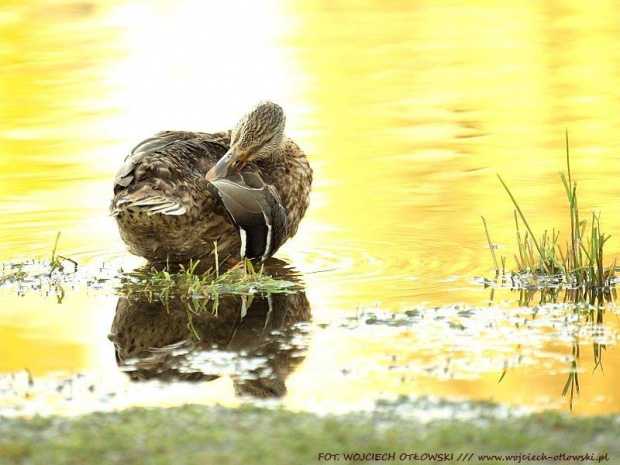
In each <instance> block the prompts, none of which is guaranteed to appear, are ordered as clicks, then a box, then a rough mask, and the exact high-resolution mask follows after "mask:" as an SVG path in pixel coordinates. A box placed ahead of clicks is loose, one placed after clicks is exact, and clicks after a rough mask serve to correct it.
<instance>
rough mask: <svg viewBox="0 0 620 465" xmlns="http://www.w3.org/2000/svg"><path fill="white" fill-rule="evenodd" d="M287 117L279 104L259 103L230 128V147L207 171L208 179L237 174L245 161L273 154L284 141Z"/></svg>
mask: <svg viewBox="0 0 620 465" xmlns="http://www.w3.org/2000/svg"><path fill="white" fill-rule="evenodd" d="M285 121H286V116H285V115H284V110H282V107H280V105H278V104H276V103H273V102H260V103H259V104H258V105H256V106H255V107H254V108H253V109H252V110H250V112H249V113H247V114H246V115H245V116H244V117H243V118H241V120H240V121H239V122H238V123H237V125H236V126H235V129H233V130H232V134H231V136H230V149H229V150H228V152H226V154H225V155H224V156H223V157H222V158H220V160H219V161H218V162H217V163H216V164H215V166H213V168H211V169H210V170H209V172H208V173H207V175H206V179H207V181H211V180H214V179H217V178H222V177H226V176H231V175H233V174H236V173H238V172H239V171H241V169H242V168H243V167H244V166H245V164H246V163H248V162H253V161H261V160H265V159H268V158H270V157H272V156H273V155H274V153H276V152H277V151H278V150H279V149H280V148H281V147H282V142H283V140H284V123H285Z"/></svg>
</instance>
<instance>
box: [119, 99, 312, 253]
mask: <svg viewBox="0 0 620 465" xmlns="http://www.w3.org/2000/svg"><path fill="white" fill-rule="evenodd" d="M285 119H286V118H285V115H284V111H283V110H282V108H281V107H280V106H279V105H277V104H275V103H272V102H261V103H259V104H258V105H257V106H255V107H254V108H253V109H252V110H251V111H250V112H249V113H247V114H246V115H245V116H244V117H243V118H241V120H240V121H239V123H237V125H236V126H235V128H234V129H233V130H232V131H227V132H218V133H214V134H207V133H201V132H184V131H164V132H160V133H158V134H156V135H155V136H154V137H152V138H150V139H146V140H145V141H143V142H141V143H140V144H138V145H137V146H136V147H135V148H134V149H133V150H132V151H131V153H130V154H129V155H128V156H127V158H126V159H125V162H124V163H123V165H122V166H121V168H120V170H119V171H118V173H117V175H116V179H115V181H114V198H113V200H112V205H111V206H110V211H111V214H112V216H114V217H116V221H117V223H118V227H119V231H120V235H121V237H122V239H123V240H124V241H125V243H126V244H127V245H128V246H129V250H130V252H132V253H134V254H136V255H140V256H142V257H145V258H147V259H148V260H150V261H154V262H164V261H168V262H171V263H186V262H189V261H190V260H194V261H195V260H202V261H203V262H205V261H206V262H207V263H208V262H213V257H214V243H217V252H218V256H219V259H220V260H221V261H226V260H229V261H233V262H234V261H236V260H239V259H241V258H242V257H247V258H251V259H256V260H259V261H263V260H265V259H267V258H269V257H271V256H272V255H273V254H274V253H275V252H276V251H277V250H278V248H279V247H280V246H281V245H282V244H283V243H284V242H285V241H286V240H287V239H289V238H291V237H293V235H294V234H295V233H296V232H297V228H298V226H299V222H300V221H301V219H302V218H303V216H304V214H305V212H306V209H307V208H308V204H309V201H310V186H311V183H312V169H311V168H310V165H309V163H308V160H307V159H306V156H305V155H304V153H303V152H302V150H301V149H300V148H299V147H298V146H297V144H295V142H293V141H292V140H291V139H289V138H287V137H286V136H285V135H284V124H285Z"/></svg>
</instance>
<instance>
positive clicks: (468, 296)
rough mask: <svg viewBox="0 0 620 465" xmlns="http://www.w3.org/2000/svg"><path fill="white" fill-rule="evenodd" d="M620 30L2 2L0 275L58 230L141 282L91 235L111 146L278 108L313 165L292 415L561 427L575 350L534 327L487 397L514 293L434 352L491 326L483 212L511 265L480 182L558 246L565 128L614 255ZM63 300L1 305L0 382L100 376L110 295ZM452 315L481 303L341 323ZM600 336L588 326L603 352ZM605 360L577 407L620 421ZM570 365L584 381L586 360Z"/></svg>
mask: <svg viewBox="0 0 620 465" xmlns="http://www.w3.org/2000/svg"><path fill="white" fill-rule="evenodd" d="M619 18H620V8H619V6H618V5H617V4H616V3H615V2H610V1H603V2H599V3H597V5H596V7H594V6H593V5H591V4H588V5H586V4H584V3H582V2H577V1H568V0H566V1H562V2H556V3H554V4H553V5H552V4H546V3H541V2H537V1H525V2H518V3H511V4H508V3H501V4H500V3H497V2H491V1H488V2H487V1H482V2H461V1H450V2H432V1H420V2H415V4H411V5H408V4H406V2H405V3H403V2H380V3H378V2H371V1H362V2H352V1H343V2H336V3H330V4H326V3H317V2H313V1H310V0H299V1H295V2H284V1H278V0H269V1H266V2H250V1H242V0H235V1H230V2H217V3H216V2H210V1H209V2H200V1H194V0H182V1H178V2H165V1H155V2H152V1H139V0H132V1H128V2H121V1H116V0H109V1H97V2H92V3H91V2H54V1H47V0H33V1H30V2H15V1H13V2H4V3H3V5H2V6H0V44H1V45H0V67H1V70H2V72H1V73H0V168H1V170H2V171H1V174H0V201H1V205H2V208H1V209H0V258H1V259H2V260H13V259H24V258H33V257H35V258H36V257H48V256H49V254H50V251H51V248H52V246H53V243H54V238H55V235H56V232H57V231H62V236H61V242H60V249H59V250H60V251H61V252H62V253H63V255H66V256H70V257H72V258H74V259H76V260H77V261H78V262H80V264H81V266H84V265H85V266H91V265H92V266H99V265H100V264H101V263H102V262H106V263H108V264H111V266H113V267H123V269H125V270H128V269H131V268H133V267H135V266H136V265H137V264H140V263H141V261H140V260H139V259H136V258H133V257H130V256H129V255H128V253H127V252H126V251H125V246H124V244H123V243H122V242H121V240H120V238H119V236H118V233H117V230H116V225H115V224H114V220H113V219H111V218H110V217H108V205H109V201H110V198H111V193H112V192H111V191H112V179H113V176H114V173H115V171H116V169H117V168H118V166H119V165H120V163H121V162H122V160H123V158H124V157H125V155H126V154H127V153H128V152H129V150H131V148H132V147H133V146H134V145H135V144H136V143H137V142H139V141H140V140H142V139H144V138H147V137H149V136H151V135H152V134H153V133H156V132H158V131H160V130H167V129H186V130H199V131H218V130H222V129H228V128H231V127H232V126H233V125H234V124H235V122H236V120H237V119H238V118H239V116H240V115H242V114H243V113H244V111H246V110H247V109H248V108H249V107H251V106H252V105H253V104H254V103H256V102H257V101H259V100H263V99H270V100H274V101H276V102H278V103H281V104H282V105H283V107H284V108H285V110H286V112H287V134H288V135H289V136H291V137H292V138H294V139H295V140H296V141H297V142H298V143H299V145H300V146H301V147H303V148H304V150H305V151H306V153H307V154H308V157H309V160H310V162H311V163H312V166H313V168H314V171H315V182H314V185H313V197H312V204H311V208H310V210H309V212H308V214H307V216H306V218H305V219H304V221H303V222H302V224H301V228H300V231H299V233H298V234H297V236H296V237H295V238H294V239H293V240H292V241H290V242H289V243H287V244H286V246H285V247H284V248H283V249H282V252H281V253H280V256H281V257H282V258H284V259H286V260H287V261H289V262H290V263H291V264H292V265H293V266H294V267H295V268H296V269H298V270H299V271H300V272H301V273H302V275H303V277H304V281H305V283H306V293H307V296H308V299H309V301H310V307H311V311H312V318H313V322H314V323H315V324H316V325H326V327H327V329H324V330H323V329H320V330H317V331H316V332H314V333H313V334H312V335H311V337H310V342H309V346H308V348H307V352H306V353H305V354H304V361H303V362H302V363H301V364H300V365H299V366H296V367H295V370H294V372H293V373H292V374H291V376H290V378H289V381H290V382H288V383H287V384H288V394H287V397H286V405H287V406H288V407H290V408H293V409H305V408H310V407H309V406H310V405H318V404H325V405H328V404H329V405H333V404H335V403H344V404H346V403H347V402H351V403H355V402H358V403H360V404H364V403H366V402H372V401H374V400H376V399H377V398H378V397H380V396H382V395H395V394H440V395H445V396H448V397H453V398H466V399H492V400H496V401H500V402H505V403H507V404H511V405H534V406H535V407H536V408H542V407H544V406H545V405H547V404H549V406H550V407H552V408H558V409H565V408H566V404H567V401H566V399H565V398H562V397H561V396H559V394H558V393H559V392H561V390H562V387H563V384H564V380H565V378H566V373H567V371H566V370H567V368H566V367H567V366H568V365H566V363H565V362H566V360H565V358H566V357H569V358H570V354H571V350H572V346H571V345H570V344H569V343H566V342H565V341H564V342H562V343H560V342H558V341H557V338H558V337H560V336H562V333H561V332H557V331H556V332H554V331H555V329H551V326H550V327H549V328H545V331H547V333H548V332H551V333H552V334H553V338H551V337H548V335H547V336H545V334H547V333H545V332H544V331H542V332H541V333H538V332H532V333H528V335H529V336H528V337H531V338H532V340H531V345H532V351H531V352H527V354H525V355H524V360H526V361H528V360H529V361H531V363H529V362H527V363H526V362H523V364H522V365H519V364H516V365H515V367H514V368H513V372H510V373H509V374H508V375H507V376H506V378H505V380H503V381H502V383H501V384H499V385H498V383H497V380H498V379H499V377H500V376H501V375H502V370H503V363H504V361H505V360H509V361H512V360H513V359H512V358H510V356H509V355H506V354H510V353H512V351H518V350H522V347H520V346H519V337H520V336H517V337H513V336H514V335H513V334H512V333H511V332H510V331H512V329H511V328H512V326H511V325H513V324H514V320H513V319H512V316H505V312H508V311H509V309H512V308H513V307H514V306H515V302H516V301H517V300H518V295H516V294H515V293H510V292H508V291H506V292H503V293H500V298H498V299H496V301H495V302H494V303H497V304H500V307H499V308H500V310H497V308H495V307H494V311H495V312H497V311H499V312H500V314H499V315H504V316H498V315H497V314H495V313H494V314H493V315H495V318H496V319H495V320H493V321H496V323H497V327H499V328H501V330H500V332H499V333H496V334H489V333H488V332H485V331H479V330H477V329H475V330H474V329H471V328H469V327H468V326H467V325H465V326H466V327H467V329H468V331H469V330H471V332H468V333H466V334H467V335H468V338H469V339H468V341H472V343H471V345H468V344H466V345H464V346H456V345H455V346H453V345H450V341H451V340H452V339H454V338H453V336H454V333H453V332H452V331H453V330H454V325H456V326H458V325H460V324H461V323H462V322H463V321H465V323H468V322H471V321H474V322H476V324H480V325H482V324H483V322H482V321H486V320H485V319H484V318H482V316H486V314H484V313H482V314H481V313H480V312H481V309H482V310H485V308H484V307H486V306H487V305H488V301H489V291H488V290H484V289H483V288H482V286H480V285H477V284H473V283H472V282H471V279H472V278H473V277H476V276H489V277H490V276H491V275H492V261H491V257H490V255H489V253H488V250H487V249H486V248H485V241H486V240H485V236H484V230H483V228H482V223H481V220H480V214H483V215H484V216H485V217H486V218H487V221H488V222H489V226H490V230H491V236H492V238H493V241H494V242H495V243H497V244H500V245H501V246H502V248H501V249H499V253H500V254H501V255H505V256H506V257H507V258H508V266H509V268H511V267H512V262H511V260H512V258H511V257H512V255H513V254H514V253H516V250H515V249H514V219H513V211H512V210H513V208H512V205H511V203H510V200H509V198H508V196H507V195H506V193H505V191H504V190H503V189H502V187H501V185H500V183H499V181H498V179H497V177H496V174H498V173H499V174H500V175H501V176H502V177H503V178H504V179H505V180H506V182H507V183H508V184H509V186H510V187H511V189H512V190H513V192H514V194H515V195H516V197H517V198H518V199H519V202H520V204H521V206H522V208H523V209H524V210H525V211H526V213H527V215H528V218H529V219H530V221H531V222H532V225H533V227H534V228H535V229H536V230H537V231H540V232H542V230H544V229H545V228H553V227H558V228H559V229H560V231H561V232H563V233H565V232H566V229H567V228H568V225H567V220H566V219H567V206H566V202H565V198H564V192H563V188H562V186H561V183H560V181H559V177H558V171H560V170H565V169H566V168H565V147H564V134H565V131H566V130H568V132H569V137H570V145H571V154H572V156H571V164H572V166H571V168H572V171H573V175H574V177H575V178H576V179H577V180H578V182H579V200H580V208H581V209H582V211H583V215H584V217H586V216H587V215H588V214H589V212H590V210H597V211H598V210H600V211H602V212H603V217H602V221H603V226H604V228H605V231H607V232H609V233H611V234H612V235H614V237H613V238H612V239H611V240H610V242H609V244H608V247H609V249H608V258H609V259H610V258H611V257H612V256H614V255H616V254H617V252H618V250H619V249H620V246H619V245H618V242H617V238H616V236H617V232H618V231H619V230H620V204H619V203H618V202H617V200H616V197H617V196H616V193H615V190H616V189H617V187H616V185H617V182H616V180H617V178H618V174H619V173H618V171H619V170H620V168H619V167H618V164H617V162H616V160H617V156H618V152H619V150H620V142H619V141H620V139H618V135H617V134H618V127H619V124H620V116H619V115H620V108H619V106H620V95H619V94H620V90H619V89H620V85H619V80H620V75H619V73H620V72H619V71H618V67H617V62H618V59H619V58H620V56H619V54H620V47H619V46H618V41H617V40H614V38H615V37H617V36H618V33H619V32H620V31H619V27H620V26H618V25H619V24H620V21H618V19H619ZM66 291H67V295H66V296H65V298H64V300H63V302H62V304H58V303H56V299H55V298H54V297H53V296H48V297H45V296H39V295H38V294H35V295H28V296H26V297H18V296H16V295H14V294H11V292H10V290H7V289H5V290H0V292H2V293H3V294H2V299H3V304H4V305H3V307H5V310H3V311H2V313H0V353H1V354H2V357H1V363H0V371H2V372H3V373H12V372H15V371H18V370H23V369H24V368H27V369H29V370H30V372H31V373H32V374H33V375H35V376H44V375H46V374H49V373H56V372H67V373H77V372H87V371H100V372H102V373H103V375H102V376H105V373H108V374H110V373H112V372H114V376H116V375H117V372H116V366H115V363H114V360H113V358H114V351H113V347H112V345H111V343H110V342H109V341H108V340H107V338H106V335H107V332H108V330H109V328H110V325H111V324H112V319H113V317H114V309H115V305H116V298H112V297H110V296H109V295H105V296H102V295H99V294H96V293H94V294H93V293H89V292H88V290H84V289H80V288H79V286H78V288H76V289H66ZM455 303H462V304H464V305H473V306H477V307H476V308H477V310H475V311H473V315H474V316H475V318H474V317H471V316H470V315H467V316H466V318H468V319H467V320H462V318H463V317H462V316H461V315H460V314H456V315H451V314H450V315H448V316H447V317H445V318H448V319H450V321H452V325H453V326H450V325H447V326H442V325H441V324H439V323H438V324H435V323H437V322H435V321H430V322H429V321H428V320H423V321H421V322H416V323H415V325H413V326H412V327H411V328H409V329H407V330H402V331H401V330H392V329H386V328H380V327H376V328H374V329H373V327H368V328H366V329H365V330H364V329H363V328H362V327H363V325H362V327H360V328H357V327H356V328H354V329H351V328H350V327H348V326H350V321H349V319H350V318H352V317H354V316H355V315H357V314H358V313H359V311H360V309H362V310H363V309H368V308H378V309H381V310H382V311H392V312H395V311H401V310H403V309H411V308H414V307H416V306H423V308H425V309H433V308H436V307H442V306H448V307H447V308H452V307H449V306H450V305H452V304H455ZM504 310H505V312H504ZM429 311H430V310H429ZM429 314H430V313H429ZM612 316H613V315H612ZM556 317H557V316H554V318H556ZM441 318H444V316H441ZM470 318H473V320H471V319H470ZM488 318H491V316H488ZM557 318H558V321H560V319H559V317H557ZM479 319H481V320H482V321H479ZM612 320H613V318H609V320H608V321H606V322H605V324H604V325H603V329H604V330H605V331H607V332H610V333H611V334H617V332H618V323H617V321H612ZM438 321H441V322H443V321H444V320H438ZM455 321H456V323H455ZM553 323H554V324H556V323H557V321H556V320H553ZM557 324H560V323H557ZM341 326H346V327H347V328H346V329H343V328H342V327H341ZM502 331H506V333H504V332H502ZM520 334H521V333H519V335H520ZM558 334H559V336H558ZM422 336H429V338H428V339H425V337H422ZM431 336H432V337H431ZM509 336H510V337H509ZM584 337H585V336H584ZM589 337H590V335H587V337H585V339H584V341H585V343H586V344H589V343H590V342H591V340H590V339H588V338H589ZM478 338H479V339H478ZM554 338H555V339H554ZM476 341H480V343H479V344H476ZM506 341H508V342H506ZM607 342H608V344H607V354H606V355H607V358H606V363H607V365H606V370H607V371H606V377H605V378H604V379H603V378H602V376H601V377H599V376H598V374H596V375H594V376H596V377H591V378H587V377H584V378H582V386H584V388H583V391H584V393H586V394H584V396H585V400H584V401H583V402H582V403H581V404H576V405H575V411H576V412H578V413H584V414H588V413H599V412H602V411H619V410H620V398H619V397H618V395H617V394H615V393H614V392H615V391H613V389H612V387H613V386H617V384H618V383H617V382H614V380H615V379H616V377H617V376H618V373H620V370H619V368H620V367H619V366H618V364H617V361H616V359H617V349H616V345H617V340H616V339H614V337H612V336H610V339H609V340H608V341H607ZM463 344H465V343H464V342H463ZM502 344H505V345H502ZM476 347H484V351H482V352H480V353H478V352H475V349H476ZM52 349H53V350H52ZM556 352H557V353H558V354H559V355H554V353H556ZM584 352H585V351H584ZM472 353H474V354H475V355H471V354H472ZM451 357H452V358H451ZM392 358H393V359H394V360H395V362H394V365H395V368H394V367H391V366H390V365H389V363H387V364H386V360H392ZM449 360H453V362H452V363H454V364H455V365H454V366H456V368H454V369H453V367H449V368H445V367H446V363H448V362H447V361H449ZM548 360H552V361H553V363H551V362H548ZM459 363H460V364H461V365H458V364H459ZM506 363H508V362H506ZM510 363H512V362H510ZM582 363H583V365H582V367H584V368H581V369H582V370H585V371H592V366H593V365H594V364H595V361H594V360H593V359H592V356H590V355H585V354H584V355H583V360H582ZM614 363H615V365H613V364H614ZM366 365H368V366H369V367H370V368H365V366H366ZM467 366H470V367H475V369H473V371H472V372H469V371H468V370H467V369H465V367H467ZM461 367H463V368H462V369H461ZM444 368H445V369H446V371H445V373H448V375H449V376H448V375H445V373H444V374H441V373H440V372H441V370H442V369H444ZM347 370H349V371H348V372H350V373H353V374H352V375H351V377H350V378H348V377H347V376H343V371H347ZM399 370H401V371H399ZM360 372H362V373H363V374H362V375H359V373H360ZM317 373H321V376H317ZM358 375H359V376H358ZM110 376H112V375H111V374H110ZM584 376H585V375H584ZM317 379H318V381H317ZM593 379H594V380H596V381H592V380H593ZM326 383H328V384H329V385H330V387H331V389H329V390H328V391H326V390H325V389H323V386H324V385H326ZM211 385H213V386H214V387H213V390H212V391H207V393H206V394H202V395H197V394H196V391H193V394H188V395H191V396H196V397H192V399H196V401H204V402H209V401H211V402H213V401H217V400H225V401H226V402H228V403H229V404H234V402H235V400H234V399H235V398H234V393H233V392H232V389H228V390H226V389H224V388H223V386H224V382H223V381H221V380H218V381H216V382H215V383H212V384H208V386H211ZM597 389H598V391H596V390H597ZM190 391H191V389H190ZM595 391H596V392H595ZM188 392H189V391H188ZM214 392H217V395H214ZM596 395H598V396H599V398H600V399H602V400H601V401H600V402H598V403H597V402H594V401H593V400H592V399H593V398H595V397H596ZM130 397H131V396H130ZM138 397H139V396H138ZM155 397H156V396H155ZM550 398H552V399H553V401H552V402H547V400H548V399H550ZM169 402H170V397H165V396H164V397H162V398H161V399H159V400H157V399H156V400H154V403H156V404H157V403H158V404H160V405H169Z"/></svg>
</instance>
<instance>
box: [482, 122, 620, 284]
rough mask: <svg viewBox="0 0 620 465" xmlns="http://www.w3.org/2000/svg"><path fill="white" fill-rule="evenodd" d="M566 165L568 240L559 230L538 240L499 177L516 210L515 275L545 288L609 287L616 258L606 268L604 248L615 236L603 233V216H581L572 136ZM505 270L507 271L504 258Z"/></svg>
mask: <svg viewBox="0 0 620 465" xmlns="http://www.w3.org/2000/svg"><path fill="white" fill-rule="evenodd" d="M566 165H567V172H566V173H564V172H562V171H561V172H560V179H561V181H562V185H563V187H564V191H565V193H566V199H567V201H568V206H569V220H570V234H569V237H568V238H567V239H566V240H565V241H561V240H560V233H559V230H557V229H556V228H553V229H551V230H549V229H547V230H545V231H544V232H543V234H542V236H540V237H539V238H537V237H536V235H535V234H534V231H533V230H532V227H531V226H530V224H529V222H528V221H527V218H526V216H525V214H524V213H523V210H522V209H521V207H520V206H519V203H518V202H517V200H516V198H515V197H514V195H513V194H512V192H511V191H510V188H509V187H508V185H507V184H506V183H505V182H504V180H503V179H502V177H501V176H500V175H499V174H498V175H497V177H498V178H499V180H500V182H501V183H502V186H503V187H504V189H505V190H506V192H507V193H508V196H509V197H510V200H511V201H512V203H513V205H514V208H515V210H514V219H515V226H516V235H517V248H518V253H517V254H515V255H514V259H515V263H516V266H517V269H516V271H515V272H513V274H516V275H517V276H522V277H523V276H526V275H527V276H528V278H530V277H532V276H533V277H534V278H535V279H536V281H537V283H538V285H542V286H545V285H547V286H557V285H559V284H563V285H565V286H566V287H569V288H579V287H585V288H598V289H605V288H609V287H610V286H611V285H613V283H614V278H615V277H616V275H615V271H616V259H615V258H613V259H612V260H611V261H610V262H609V266H607V267H605V266H604V246H605V244H606V243H607V241H608V240H609V238H610V237H611V236H610V235H607V234H605V233H604V232H603V230H602V227H601V214H600V213H596V212H592V214H591V216H590V217H589V219H582V218H581V216H580V214H579V207H578V199H577V181H575V180H574V179H573V177H572V173H571V166H570V150H569V144H568V133H567V135H566ZM482 220H483V224H484V227H485V232H486V235H487V241H488V243H489V247H490V248H491V255H492V257H493V263H494V266H495V270H496V273H497V274H498V275H499V273H500V269H499V266H498V265H497V258H496V256H495V250H494V246H493V245H492V243H491V239H490V235H489V232H488V228H487V225H486V221H485V219H484V217H483V218H482ZM588 223H589V225H588ZM502 271H503V272H505V258H504V257H502Z"/></svg>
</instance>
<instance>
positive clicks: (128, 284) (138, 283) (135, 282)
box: [118, 259, 298, 300]
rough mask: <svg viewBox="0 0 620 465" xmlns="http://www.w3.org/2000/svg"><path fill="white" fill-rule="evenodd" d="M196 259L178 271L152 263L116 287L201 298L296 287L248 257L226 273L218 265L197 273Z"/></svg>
mask: <svg viewBox="0 0 620 465" xmlns="http://www.w3.org/2000/svg"><path fill="white" fill-rule="evenodd" d="M199 263H200V262H199V261H196V262H193V261H192V262H190V264H189V265H188V266H183V265H181V266H180V269H179V271H177V272H172V271H171V270H170V267H169V266H166V267H165V268H164V269H161V270H158V269H157V268H155V267H151V268H149V269H138V270H135V271H132V272H129V273H125V274H124V275H123V276H122V278H121V284H120V286H119V287H118V290H119V292H120V293H121V294H123V295H126V296H131V295H132V294H134V293H139V294H142V295H146V296H147V297H148V298H149V299H151V300H152V299H159V300H167V299H170V298H171V297H173V296H178V297H183V298H190V299H202V298H205V297H211V298H216V297H217V296H218V295H221V294H237V295H253V294H257V293H264V294H281V293H295V292H296V291H297V288H298V284H297V283H294V282H292V281H287V280H284V279H278V278H274V277H272V276H270V275H268V274H267V273H265V271H264V266H262V265H261V267H260V269H259V270H258V271H257V270H255V269H254V265H253V264H252V262H251V261H249V260H247V259H246V260H244V261H243V262H241V263H238V264H237V265H235V266H234V267H232V268H231V269H229V270H228V271H226V272H225V273H220V270H219V266H218V267H216V271H215V273H214V272H212V271H211V270H209V271H207V272H205V273H199V272H197V268H198V265H199Z"/></svg>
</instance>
